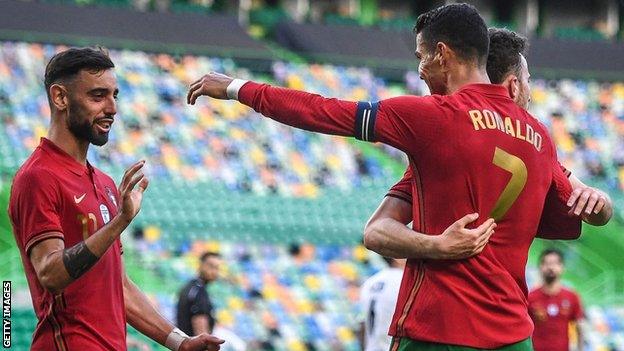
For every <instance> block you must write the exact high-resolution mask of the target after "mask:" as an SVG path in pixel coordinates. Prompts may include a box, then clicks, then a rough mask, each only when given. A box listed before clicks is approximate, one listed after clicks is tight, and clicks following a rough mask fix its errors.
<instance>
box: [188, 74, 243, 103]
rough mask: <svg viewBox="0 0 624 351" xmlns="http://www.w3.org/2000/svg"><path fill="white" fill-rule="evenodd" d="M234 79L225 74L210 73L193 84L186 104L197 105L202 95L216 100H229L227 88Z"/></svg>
mask: <svg viewBox="0 0 624 351" xmlns="http://www.w3.org/2000/svg"><path fill="white" fill-rule="evenodd" d="M233 80H234V79H233V78H231V77H228V76H226V75H225V74H221V73H216V72H210V73H208V74H206V75H204V76H203V77H201V78H200V79H198V80H196V81H195V82H193V84H191V88H190V89H189V92H188V94H187V95H186V102H187V103H188V104H189V105H195V101H196V100H197V98H198V97H200V96H202V95H206V96H210V97H211V98H215V99H222V100H227V99H228V96H227V87H228V85H230V83H231V82H232V81H233Z"/></svg>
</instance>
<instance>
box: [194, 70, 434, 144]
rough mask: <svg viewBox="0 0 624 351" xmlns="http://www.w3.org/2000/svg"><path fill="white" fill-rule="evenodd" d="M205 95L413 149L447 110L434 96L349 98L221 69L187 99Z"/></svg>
mask: <svg viewBox="0 0 624 351" xmlns="http://www.w3.org/2000/svg"><path fill="white" fill-rule="evenodd" d="M202 95H206V96H209V97H212V98H216V99H233V100H238V101H239V102H241V103H243V104H245V105H247V106H250V107H252V108H253V109H254V110H256V111H258V112H260V113H261V114H263V115H264V116H266V117H269V118H271V119H274V120H276V121H278V122H281V123H284V124H287V125H290V126H293V127H295V128H299V129H304V130H309V131H314V132H319V133H324V134H332V135H341V136H352V137H356V138H357V139H360V140H364V141H371V142H373V141H379V142H382V143H385V144H388V145H391V146H394V147H396V148H398V149H400V150H402V151H405V152H407V153H408V154H410V153H413V152H415V151H417V150H418V149H419V148H420V147H421V146H423V145H427V144H428V143H429V142H430V141H431V140H433V139H434V138H436V137H437V133H439V130H441V129H443V128H442V126H443V124H444V115H443V113H441V110H440V108H439V107H438V104H437V100H436V99H437V98H433V97H415V96H401V97H396V98H391V99H387V100H382V101H380V102H371V101H360V102H354V101H344V100H339V99H333V98H325V97H323V96H320V95H317V94H311V93H307V92H303V91H298V90H293V89H286V88H279V87H273V86H270V85H268V84H259V83H255V82H251V81H243V80H239V79H233V78H230V77H228V76H225V75H222V74H218V73H209V74H207V75H205V76H203V77H202V78H200V79H199V80H197V81H196V82H194V83H193V84H192V85H191V88H190V90H189V92H188V95H187V102H188V103H189V104H191V105H192V104H195V102H196V100H197V98H199V97H200V96H202Z"/></svg>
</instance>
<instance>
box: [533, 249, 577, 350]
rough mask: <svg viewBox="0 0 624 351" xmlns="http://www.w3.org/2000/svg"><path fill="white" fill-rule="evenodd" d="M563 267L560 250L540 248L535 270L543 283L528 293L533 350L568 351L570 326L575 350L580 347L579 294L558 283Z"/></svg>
mask: <svg viewBox="0 0 624 351" xmlns="http://www.w3.org/2000/svg"><path fill="white" fill-rule="evenodd" d="M563 270H564V264H563V253H562V252H561V251H559V250H557V249H547V250H544V252H542V254H541V255H540V260H539V271H540V275H541V277H542V283H543V284H542V286H540V287H538V288H536V289H535V290H533V291H531V292H530V293H529V314H530V316H531V319H533V323H534V324H535V330H534V331H533V347H534V348H535V351H568V350H569V349H570V334H569V332H570V331H571V330H573V332H574V333H575V334H576V335H573V338H572V340H576V345H577V347H576V350H577V351H583V335H582V332H581V323H580V322H581V321H582V319H583V306H582V305H581V299H580V298H579V296H578V295H577V294H576V293H575V292H574V291H573V290H571V289H567V288H565V287H563V285H562V284H561V275H562V274H563Z"/></svg>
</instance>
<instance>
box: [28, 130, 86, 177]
mask: <svg viewBox="0 0 624 351" xmlns="http://www.w3.org/2000/svg"><path fill="white" fill-rule="evenodd" d="M39 147H40V148H41V149H42V150H44V151H46V152H47V153H48V154H50V155H51V156H52V157H53V158H54V160H55V161H57V162H58V163H59V164H60V165H62V166H63V167H65V168H67V169H69V170H70V171H71V172H72V173H74V174H76V175H78V176H82V175H83V174H88V173H89V170H90V169H91V165H90V164H89V161H87V165H86V166H84V165H82V164H80V163H79V162H78V161H76V160H75V159H74V158H73V157H71V156H70V155H69V154H68V153H66V152H65V151H63V150H62V149H61V148H60V147H58V146H57V145H56V144H54V143H53V142H52V141H50V140H49V139H47V138H41V141H40V143H39Z"/></svg>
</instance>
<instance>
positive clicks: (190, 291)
mask: <svg viewBox="0 0 624 351" xmlns="http://www.w3.org/2000/svg"><path fill="white" fill-rule="evenodd" d="M221 264H222V259H221V255H219V254H218V253H215V252H205V253H203V254H202V255H201V256H200V258H199V269H198V273H197V277H196V278H195V279H192V280H191V281H189V282H188V283H187V284H186V285H185V286H184V287H183V288H182V290H180V295H179V299H178V307H177V323H178V326H179V327H180V329H181V330H182V331H183V332H185V333H186V334H188V335H200V334H202V333H208V334H212V335H214V336H215V337H218V338H220V339H222V340H225V341H226V342H225V344H224V345H223V346H222V350H225V351H230V350H231V351H244V350H246V345H245V342H244V341H243V340H242V339H241V338H239V337H238V336H237V335H236V334H234V333H233V332H232V331H231V330H229V329H227V328H224V327H222V326H219V325H218V324H217V320H216V318H215V317H214V306H213V304H212V301H211V300H210V296H209V295H208V291H207V290H206V289H207V287H208V284H211V283H213V282H215V281H216V280H217V279H219V269H220V267H221Z"/></svg>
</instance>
